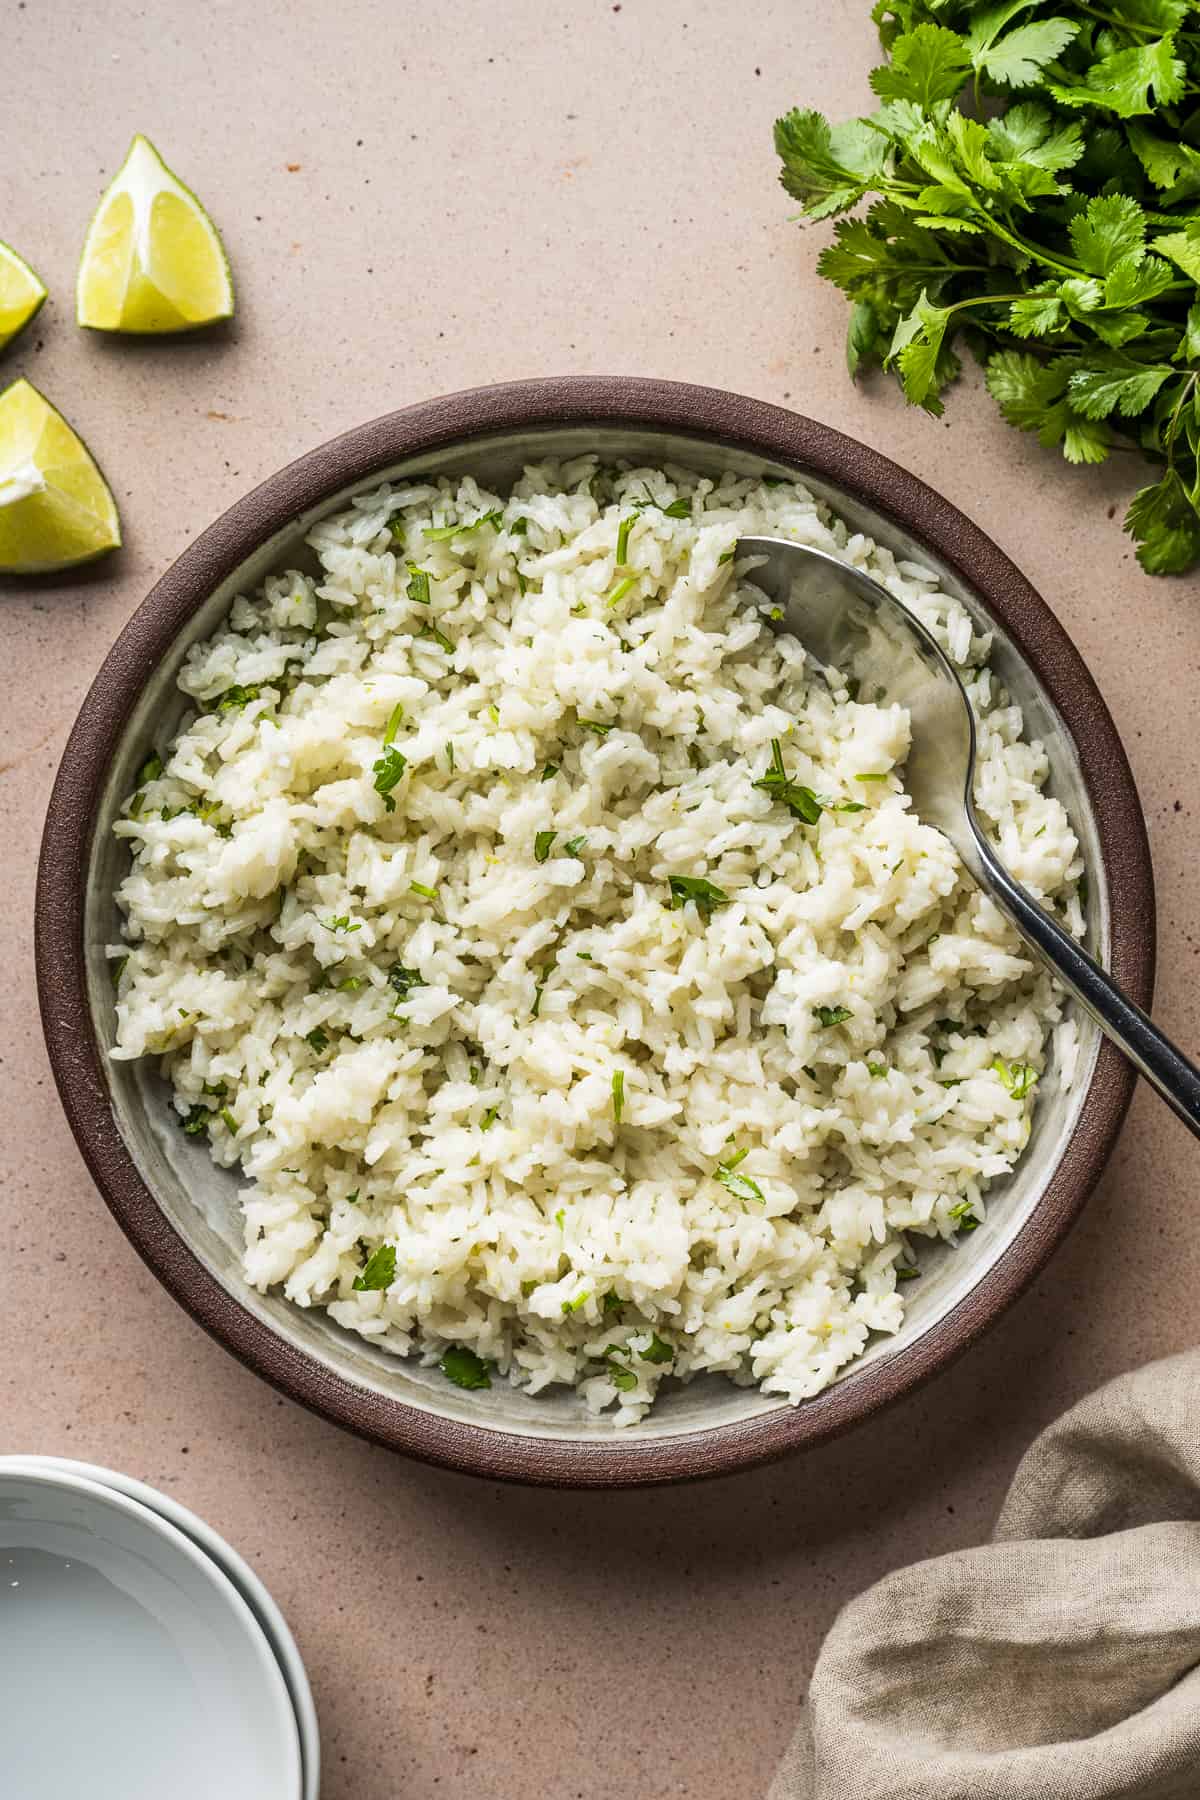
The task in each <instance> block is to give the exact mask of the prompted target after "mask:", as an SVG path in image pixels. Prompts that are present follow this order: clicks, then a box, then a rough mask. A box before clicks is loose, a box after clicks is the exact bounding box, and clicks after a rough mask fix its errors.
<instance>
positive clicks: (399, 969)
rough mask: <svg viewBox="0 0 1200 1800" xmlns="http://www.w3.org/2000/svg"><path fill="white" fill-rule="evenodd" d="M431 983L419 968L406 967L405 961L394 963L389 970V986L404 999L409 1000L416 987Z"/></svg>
mask: <svg viewBox="0 0 1200 1800" xmlns="http://www.w3.org/2000/svg"><path fill="white" fill-rule="evenodd" d="M428 985H429V983H428V982H427V981H426V980H425V977H424V976H423V975H422V974H421V972H420V971H419V970H418V969H406V968H405V967H404V964H403V963H393V964H392V966H391V968H390V969H389V970H388V986H389V987H390V988H391V989H392V990H393V991H394V992H395V993H397V994H399V996H400V998H401V999H402V1000H407V999H408V996H409V995H410V994H411V993H412V991H413V989H414V988H419V987H428Z"/></svg>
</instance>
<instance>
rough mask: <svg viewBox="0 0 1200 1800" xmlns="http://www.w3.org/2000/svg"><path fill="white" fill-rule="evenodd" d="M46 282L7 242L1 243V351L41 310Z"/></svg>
mask: <svg viewBox="0 0 1200 1800" xmlns="http://www.w3.org/2000/svg"><path fill="white" fill-rule="evenodd" d="M45 298H46V285H45V283H44V282H43V281H42V280H41V279H40V278H39V277H38V276H37V275H35V274H34V272H33V270H32V269H31V268H30V266H29V264H28V263H27V262H26V261H25V260H24V259H23V258H22V257H20V256H18V255H17V253H16V251H15V250H13V249H10V247H9V246H8V245H7V244H3V243H0V350H3V349H4V348H5V346H6V345H7V344H11V343H12V340H13V339H14V338H15V337H16V335H17V333H18V332H19V331H24V329H25V327H26V326H27V325H28V323H29V321H30V320H31V319H32V318H34V317H35V316H36V315H37V314H38V313H39V312H40V311H41V309H42V302H43V301H44V300H45Z"/></svg>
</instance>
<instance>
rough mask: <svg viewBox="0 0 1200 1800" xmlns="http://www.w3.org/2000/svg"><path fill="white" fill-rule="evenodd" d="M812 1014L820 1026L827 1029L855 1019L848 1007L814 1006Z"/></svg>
mask: <svg viewBox="0 0 1200 1800" xmlns="http://www.w3.org/2000/svg"><path fill="white" fill-rule="evenodd" d="M812 1013H813V1018H814V1019H815V1020H816V1021H817V1023H818V1025H824V1026H826V1027H828V1026H830V1025H844V1024H845V1022H846V1020H847V1019H852V1018H853V1017H854V1014H853V1013H852V1012H851V1010H850V1008H849V1007H848V1006H814V1007H813V1009H812Z"/></svg>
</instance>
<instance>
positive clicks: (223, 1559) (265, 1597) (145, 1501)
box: [0, 1455, 321, 1800]
mask: <svg viewBox="0 0 1200 1800" xmlns="http://www.w3.org/2000/svg"><path fill="white" fill-rule="evenodd" d="M38 1472H41V1473H44V1474H49V1475H54V1474H56V1473H57V1474H61V1475H66V1476H72V1475H75V1476H79V1477H80V1478H81V1479H82V1480H84V1481H91V1482H94V1483H95V1484H96V1485H97V1486H98V1487H107V1488H112V1489H113V1490H114V1492H116V1493H118V1494H124V1495H125V1497H126V1499H128V1500H132V1501H134V1502H136V1504H137V1505H139V1506H144V1507H146V1508H148V1510H149V1511H150V1512H153V1513H157V1514H158V1515H159V1517H160V1518H163V1519H165V1520H166V1521H167V1523H168V1524H169V1525H173V1526H174V1527H175V1529H176V1530H177V1531H181V1532H183V1534H184V1536H185V1537H188V1538H190V1539H191V1541H192V1543H193V1544H195V1545H196V1547H197V1548H198V1549H199V1550H202V1551H203V1552H204V1554H205V1555H206V1556H208V1557H211V1559H212V1561H213V1562H214V1563H216V1565H217V1567H218V1568H219V1569H220V1570H221V1572H222V1574H224V1575H226V1576H227V1577H228V1578H229V1580H230V1581H231V1582H232V1583H233V1585H234V1587H235V1588H236V1589H237V1591H238V1593H239V1594H240V1595H241V1597H242V1599H243V1600H244V1601H245V1602H246V1605H247V1606H248V1607H249V1608H250V1611H251V1612H252V1613H253V1614H254V1617H255V1619H256V1621H257V1622H258V1624H259V1626H260V1627H261V1629H262V1632H263V1634H264V1636H265V1637H266V1639H267V1642H268V1643H269V1644H270V1646H271V1650H272V1651H273V1653H274V1656H275V1660H276V1661H277V1662H278V1664H279V1667H280V1670H281V1672H282V1674H283V1679H284V1681H285V1683H286V1684H287V1691H288V1698H289V1699H290V1700H291V1703H292V1708H293V1710H294V1712H295V1715H296V1726H297V1730H298V1731H299V1735H300V1762H301V1770H302V1776H303V1781H302V1786H301V1795H302V1800H319V1796H320V1791H321V1734H320V1730H319V1727H318V1725H317V1711H316V1707H315V1706H314V1705H313V1697H312V1689H311V1687H310V1686H309V1682H308V1674H307V1671H306V1670H305V1667H304V1663H303V1662H302V1660H301V1657H300V1652H299V1650H298V1649H297V1648H296V1640H295V1638H294V1637H293V1636H292V1634H291V1632H290V1630H289V1629H288V1625H287V1621H286V1619H285V1618H284V1616H283V1614H282V1613H281V1612H280V1610H279V1608H278V1607H277V1606H276V1604H275V1602H274V1600H273V1599H272V1598H271V1596H270V1594H269V1593H268V1592H267V1590H266V1588H265V1587H264V1586H263V1584H262V1582H261V1581H260V1580H259V1579H258V1576H257V1575H256V1574H255V1573H254V1571H253V1569H252V1568H251V1567H250V1565H249V1563H247V1562H246V1561H245V1560H244V1559H243V1558H242V1557H240V1556H239V1555H238V1553H237V1551H236V1550H235V1549H234V1548H233V1546H232V1545H231V1544H227V1543H226V1542H225V1539H224V1538H223V1537H220V1536H219V1535H218V1534H217V1532H215V1531H214V1530H213V1528H212V1526H211V1525H208V1524H206V1523H205V1521H204V1520H203V1519H201V1518H198V1517H197V1516H196V1514H195V1513H194V1512H189V1511H188V1509H187V1507H186V1506H180V1504H179V1502H178V1501H177V1500H172V1499H171V1497H170V1495H169V1494H160V1493H159V1491H158V1489H157V1488H152V1487H148V1486H147V1485H146V1483H145V1482H144V1481H135V1480H134V1479H133V1477H132V1476H131V1475H122V1474H121V1473H120V1471H119V1470H117V1469H102V1468H99V1467H97V1465H96V1464H95V1463H82V1462H74V1461H71V1460H69V1459H68V1458H66V1457H62V1456H35V1455H29V1456H20V1455H18V1456H0V1479H2V1478H3V1477H4V1476H5V1475H8V1474H12V1473H30V1474H37V1473H38Z"/></svg>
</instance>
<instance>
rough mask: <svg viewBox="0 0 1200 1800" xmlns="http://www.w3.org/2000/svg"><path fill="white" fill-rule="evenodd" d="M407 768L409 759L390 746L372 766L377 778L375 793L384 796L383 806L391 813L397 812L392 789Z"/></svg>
mask: <svg viewBox="0 0 1200 1800" xmlns="http://www.w3.org/2000/svg"><path fill="white" fill-rule="evenodd" d="M407 767H408V758H407V757H405V756H403V755H402V754H401V752H400V751H399V750H397V749H396V748H395V747H394V745H390V744H389V746H388V748H387V749H386V750H385V751H384V753H383V755H382V756H381V757H380V758H379V760H378V761H377V762H374V763H372V765H371V769H372V773H373V774H374V776H375V781H374V784H373V785H374V788H375V792H376V793H377V794H382V795H383V804H384V806H385V807H386V808H387V810H388V812H390V813H391V812H395V810H396V802H395V801H394V800H393V799H392V789H393V788H394V787H395V786H396V783H397V782H398V781H399V780H400V777H401V776H402V775H403V773H404V771H405V769H406V768H407Z"/></svg>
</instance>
